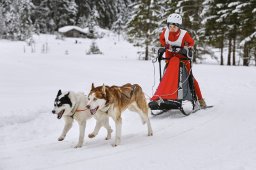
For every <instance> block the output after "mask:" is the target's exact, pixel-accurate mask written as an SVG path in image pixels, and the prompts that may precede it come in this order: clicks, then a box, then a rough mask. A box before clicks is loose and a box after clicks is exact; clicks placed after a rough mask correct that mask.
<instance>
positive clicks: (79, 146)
mask: <svg viewBox="0 0 256 170" xmlns="http://www.w3.org/2000/svg"><path fill="white" fill-rule="evenodd" d="M82 146H83V144H80V143H78V144H77V145H76V146H75V147H74V148H81V147H82Z"/></svg>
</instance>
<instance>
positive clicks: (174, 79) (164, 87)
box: [151, 57, 180, 101]
mask: <svg viewBox="0 0 256 170" xmlns="http://www.w3.org/2000/svg"><path fill="white" fill-rule="evenodd" d="M179 66H180V59H179V58H178V57H172V58H171V59H170V60H169V64H168V67H167V69H166V70H165V73H164V75H163V78H162V80H161V82H160V84H159V86H158V88H157V90H156V92H155V94H154V95H153V97H152V98H151V101H156V100H159V99H160V98H161V99H164V100H177V99H178V86H179V70H180V69H179Z"/></svg>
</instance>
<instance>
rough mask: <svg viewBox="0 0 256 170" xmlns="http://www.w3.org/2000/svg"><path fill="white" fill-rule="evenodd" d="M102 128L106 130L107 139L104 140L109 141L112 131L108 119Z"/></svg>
mask: <svg viewBox="0 0 256 170" xmlns="http://www.w3.org/2000/svg"><path fill="white" fill-rule="evenodd" d="M103 126H104V127H105V128H106V129H107V132H108V134H107V137H106V138H105V139H106V140H109V139H111V133H112V132H113V130H112V129H111V126H110V125H109V118H108V117H106V118H105V120H104V123H103Z"/></svg>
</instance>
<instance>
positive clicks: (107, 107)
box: [101, 85, 136, 114]
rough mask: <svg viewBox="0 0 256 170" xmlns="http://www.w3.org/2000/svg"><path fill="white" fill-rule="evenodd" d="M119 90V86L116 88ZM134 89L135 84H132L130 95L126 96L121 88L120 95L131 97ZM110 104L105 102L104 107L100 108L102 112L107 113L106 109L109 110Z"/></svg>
mask: <svg viewBox="0 0 256 170" xmlns="http://www.w3.org/2000/svg"><path fill="white" fill-rule="evenodd" d="M118 89H119V90H120V88H118ZM135 89H136V85H132V90H131V92H130V96H127V95H126V94H125V93H123V92H122V91H121V90H120V92H121V95H123V96H124V97H126V98H127V99H129V100H130V99H131V98H132V96H133V93H134V91H135ZM110 106H111V105H110V104H109V102H107V103H106V105H105V107H104V108H102V109H101V111H103V112H105V113H107V114H108V111H109V109H110Z"/></svg>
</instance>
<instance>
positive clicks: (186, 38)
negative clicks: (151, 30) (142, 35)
mask: <svg viewBox="0 0 256 170" xmlns="http://www.w3.org/2000/svg"><path fill="white" fill-rule="evenodd" d="M180 32H181V31H180V29H179V30H178V31H177V32H169V37H168V39H169V41H176V40H177V39H178V38H179V36H180ZM164 35H165V29H163V32H162V33H161V34H160V43H161V45H162V46H163V47H165V45H166V42H165V36H164ZM185 45H186V46H188V47H193V46H194V40H193V38H192V37H191V36H190V34H189V33H188V32H186V34H185V35H184V37H183V39H182V44H181V47H184V46H185ZM171 56H172V53H171V52H170V51H168V50H166V53H165V57H166V58H170V57H171Z"/></svg>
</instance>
